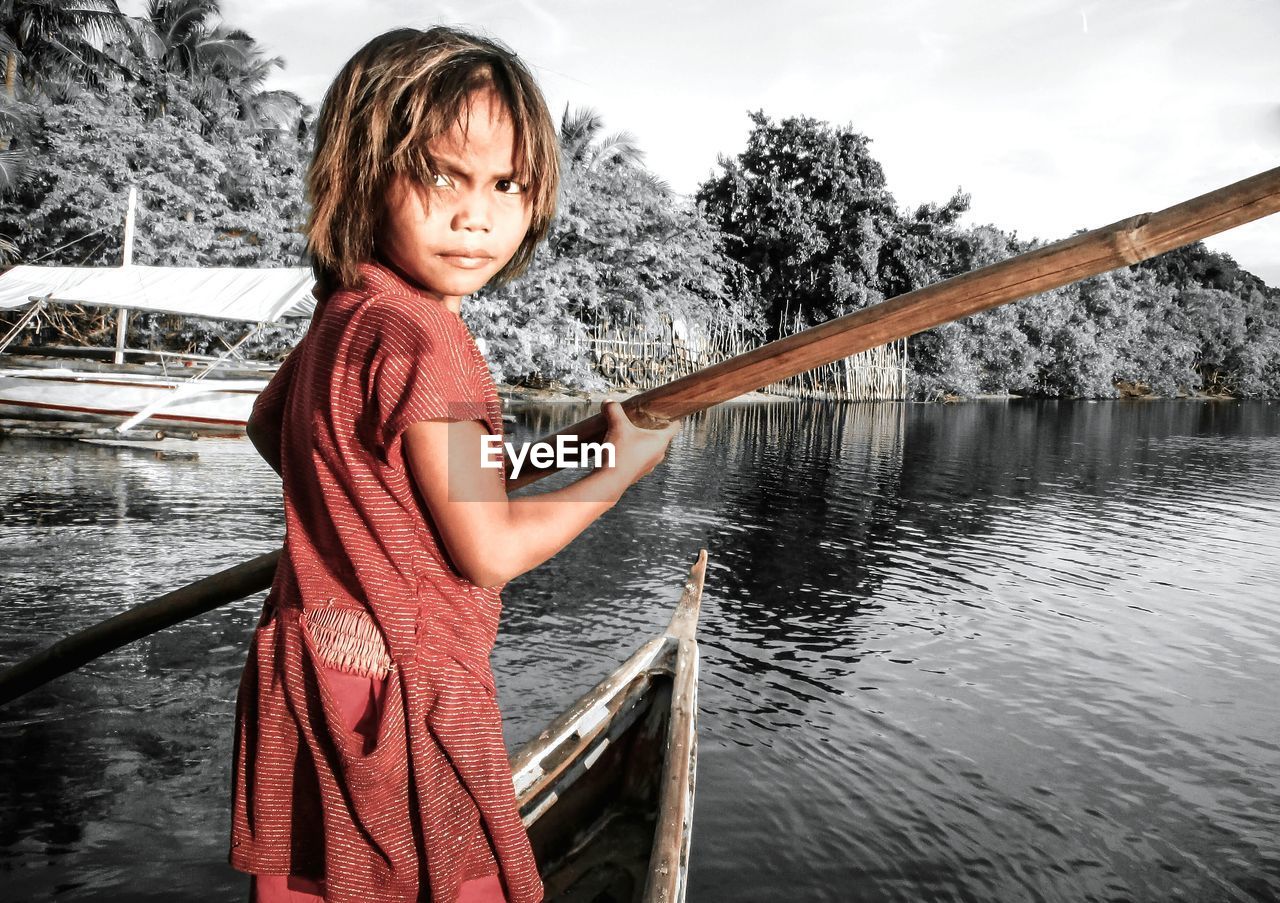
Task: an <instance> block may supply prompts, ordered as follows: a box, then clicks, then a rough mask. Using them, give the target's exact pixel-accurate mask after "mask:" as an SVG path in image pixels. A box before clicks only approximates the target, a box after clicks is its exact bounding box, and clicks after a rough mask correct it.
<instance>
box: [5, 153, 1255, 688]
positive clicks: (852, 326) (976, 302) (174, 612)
mask: <svg viewBox="0 0 1280 903" xmlns="http://www.w3.org/2000/svg"><path fill="white" fill-rule="evenodd" d="M1277 211H1280V167H1277V168H1276V169H1271V170H1268V171H1267V172H1264V173H1260V174H1258V175H1256V176H1252V177H1250V178H1248V179H1243V180H1241V181H1239V182H1236V183H1234V184H1231V185H1228V186H1226V187H1224V188H1219V189H1217V190H1216V191H1211V192H1209V193H1207V194H1203V195H1200V196H1199V197H1196V198H1192V199H1191V200H1189V201H1184V202H1183V203H1181V204H1177V205H1175V206H1173V207H1169V208H1166V209H1165V210H1161V211H1160V212H1158V213H1144V214H1140V215H1138V216H1134V217H1130V218H1128V219H1124V220H1120V221H1119V222H1117V223H1113V224H1112V225H1110V226H1104V227H1102V228H1100V229H1094V230H1093V231H1091V232H1083V233H1081V234H1080V235H1074V236H1072V237H1071V238H1067V239H1064V240H1062V241H1059V242H1056V243H1054V244H1051V245H1046V246H1045V247H1043V248H1037V249H1035V250H1033V251H1028V252H1026V253H1025V254H1019V255H1018V256H1017V257H1011V258H1009V259H1008V260H1003V261H1001V262H999V263H995V264H992V265H991V266H987V267H983V268H981V269H978V270H974V271H973V272H972V273H967V274H965V275H963V276H956V277H954V278H952V279H947V280H945V281H943V282H939V283H936V284H934V285H931V286H928V287H926V288H922V289H917V290H916V291H914V292H909V293H907V294H905V295H899V296H898V297H896V298H891V299H889V300H888V301H883V302H881V303H879V304H876V305H874V306H872V307H867V308H863V309H862V310H859V311H855V312H854V313H851V314H846V315H845V316H843V317H839V318H837V319H835V320H828V321H827V322H826V323H821V324H819V325H818V326H814V327H812V328H810V329H806V330H804V331H802V332H798V333H795V334H794V335H789V336H787V337H785V338H782V339H778V340H777V341H775V342H770V343H768V344H767V345H761V346H760V347H758V348H754V349H752V350H749V351H746V352H745V353H742V354H738V355H736V356H734V357H731V358H729V359H728V360H724V361H721V362H720V363H718V364H713V365H711V366H710V367H706V368H704V369H702V370H700V371H698V372H696V373H693V374H690V375H688V376H683V377H680V378H679V379H676V380H674V381H672V382H669V383H666V384H664V385H660V386H657V387H656V388H653V389H649V390H648V391H645V392H642V393H640V394H638V395H633V396H632V397H631V398H628V399H626V400H625V401H624V402H622V406H623V409H624V410H625V411H626V412H627V415H628V417H629V418H630V419H631V421H632V422H634V423H637V424H639V425H641V426H646V427H654V428H656V427H661V426H663V425H664V424H666V423H668V422H670V421H672V420H676V419H678V418H681V417H686V416H688V415H689V414H692V413H695V412H697V411H701V410H703V409H705V408H709V407H712V406H713V405H716V404H719V403H721V402H723V401H728V400H729V399H730V398H735V397H737V396H739V395H742V394H744V393H746V392H751V391H754V390H756V389H759V388H761V387H762V386H767V385H769V384H770V383H774V382H778V381H779V380H784V379H786V378H788V377H791V376H795V375H796V374H799V373H805V372H807V371H809V370H812V369H814V368H815V367H819V366H821V365H822V364H826V363H830V362H832V361H836V360H839V359H841V358H845V357H849V356H850V355H852V354H857V353H858V352H860V351H865V350H867V349H868V348H875V347H877V346H880V345H884V344H886V343H888V342H892V341H896V340H898V339H903V338H906V337H907V336H910V335H914V334H915V333H917V332H922V331H924V330H926V329H931V328H933V327H934V326H939V325H941V324H943V323H949V322H951V321H952V320H958V319H960V318H962V317H966V316H969V315H970V314H975V313H978V312H979V311H984V310H988V309H990V308H992V307H997V306H999V305H1001V304H1007V303H1009V302H1011V301H1017V300H1019V299H1020V298H1026V297H1029V296H1031V295H1035V294H1039V293H1040V292H1045V291H1049V290H1050V289H1055V288H1061V287H1062V286H1064V285H1069V284H1071V283H1072V282H1076V281H1078V280H1080V279H1085V278H1087V277H1089V276H1096V275H1098V274H1099V273H1105V272H1106V271H1108V270H1113V269H1116V268H1117V267H1122V266H1129V265H1132V264H1135V263H1138V262H1140V261H1143V260H1146V259H1148V258H1150V257H1154V256H1156V255H1157V254H1163V253H1164V252H1165V251H1171V250H1173V249H1174V248H1179V247H1182V246H1183V245H1186V244H1190V243H1191V242H1194V241H1199V240H1200V239H1202V238H1206V237H1207V236H1210V235H1215V234H1217V233H1219V232H1223V231H1225V230H1227V229H1230V228H1233V227H1235V226H1239V225H1242V224H1244V223H1248V222H1252V221H1254V220H1256V219H1261V218H1262V217H1264V216H1269V215H1270V214H1272V213H1275V212H1277ZM607 423H608V421H607V419H606V417H605V415H604V414H603V413H599V414H594V415H592V416H590V417H587V418H585V419H583V420H580V421H579V422H577V423H575V424H573V425H572V426H568V427H565V428H564V429H562V430H559V431H557V432H556V433H553V434H551V435H550V436H546V437H543V439H542V440H540V441H543V442H554V441H555V437H556V436H560V435H564V436H569V437H573V439H572V440H571V441H577V442H596V441H599V440H601V439H603V438H604V435H605V432H606V426H607ZM556 469H557V468H555V467H554V466H551V467H546V468H537V467H534V466H533V465H532V464H530V463H529V462H528V461H526V462H525V466H524V468H523V469H522V470H521V473H520V476H519V478H516V479H511V478H510V471H511V462H510V460H508V461H507V462H506V472H507V474H508V480H507V491H508V492H511V491H514V490H516V489H519V488H521V487H522V486H527V485H529V484H530V483H533V482H535V481H536V480H539V479H541V478H542V477H544V476H547V475H548V474H550V473H553V472H555V470H556ZM279 554H280V553H279V552H273V553H270V554H268V555H260V556H258V557H257V558H254V559H253V560H251V561H248V562H245V563H244V564H241V565H237V566H236V567H233V568H229V569H227V570H225V571H221V572H219V573H217V574H214V575H213V576H211V577H206V578H205V579H204V580H199V581H196V582H195V583H192V584H188V585H187V586H185V587H183V588H181V589H178V590H175V591H174V592H172V593H169V594H168V595H165V596H161V597H160V598H159V599H156V600H154V601H153V602H149V603H146V604H144V605H141V606H139V607H138V608H135V609H132V610H130V611H128V612H125V613H124V614H121V615H117V616H116V617H115V618H112V619H110V620H109V621H105V622H103V623H102V624H99V625H96V626H95V627H91V628H89V629H88V630H86V631H83V632H81V633H79V634H76V635H74V636H72V637H69V638H67V639H65V640H62V641H60V642H58V643H55V644H54V645H53V646H51V647H50V648H49V649H46V650H45V651H44V652H41V653H38V654H37V655H36V656H34V657H33V658H31V659H28V660H26V661H24V662H22V663H20V664H18V665H15V666H13V667H12V668H10V669H9V670H8V671H6V672H4V673H3V674H0V703H3V702H7V701H9V700H11V699H14V698H16V697H17V696H20V695H22V693H25V692H27V691H28V690H30V689H33V688H34V687H36V686H39V685H41V684H43V683H46V682H48V681H49V680H52V679H53V678H55V677H58V676H60V675H62V674H65V673H67V672H68V671H71V670H73V669H74V668H77V667H79V666H80V665H82V664H84V663H85V662H87V661H90V660H92V659H93V658H96V657H97V656H99V655H103V654H105V653H106V652H109V651H111V650H112V649H116V648H118V647H120V646H123V645H125V644H127V643H130V642H132V641H133V640H135V639H138V638H140V637H142V636H146V635H147V634H148V633H153V632H155V631H157V630H161V629H163V628H165V627H168V626H170V625H172V624H176V623H178V622H179V621H181V620H184V619H186V618H189V617H194V616H195V615H197V614H201V613H203V612H205V611H208V610H210V609H212V608H215V607H217V606H218V605H221V604H223V603H225V602H230V601H233V600H235V599H242V598H244V597H245V596H248V595H251V594H253V593H255V592H258V591H260V590H263V589H266V588H267V587H268V586H269V585H270V584H271V579H272V575H273V574H274V572H275V562H276V560H277V558H278V556H279Z"/></svg>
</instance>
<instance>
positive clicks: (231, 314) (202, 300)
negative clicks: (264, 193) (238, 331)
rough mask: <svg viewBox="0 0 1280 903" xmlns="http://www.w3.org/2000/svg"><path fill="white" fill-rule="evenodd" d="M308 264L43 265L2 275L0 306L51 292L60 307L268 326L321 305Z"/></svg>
mask: <svg viewBox="0 0 1280 903" xmlns="http://www.w3.org/2000/svg"><path fill="white" fill-rule="evenodd" d="M312 282H313V277H312V275H311V271H310V270H309V269H306V268H305V267H277V268H274V269H254V268H249V267H149V266H124V267H39V266H18V267H14V268H13V269H11V270H9V271H8V272H7V273H4V274H3V275H0V310H10V309H13V308H16V307H25V306H26V305H27V304H29V303H31V300H32V299H33V298H44V297H46V296H49V295H52V299H51V300H53V301H55V302H59V303H62V304H91V305H94V306H98V307H116V308H120V307H127V308H129V309H130V310H146V311H153V312H156V313H168V314H180V315H183V316H189V317H211V318H214V319H219V320H243V321H245V322H248V323H262V322H270V321H273V320H278V319H280V318H281V317H284V316H290V315H292V316H306V315H308V314H310V313H311V311H312V310H313V309H314V308H315V300H314V299H313V298H312V297H311V284H312Z"/></svg>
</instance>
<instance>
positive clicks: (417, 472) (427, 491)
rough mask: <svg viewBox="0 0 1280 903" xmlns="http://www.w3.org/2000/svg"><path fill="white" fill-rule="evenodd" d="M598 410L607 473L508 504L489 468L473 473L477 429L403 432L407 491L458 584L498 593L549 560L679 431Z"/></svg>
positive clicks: (448, 425) (611, 405) (615, 407)
mask: <svg viewBox="0 0 1280 903" xmlns="http://www.w3.org/2000/svg"><path fill="white" fill-rule="evenodd" d="M605 411H606V413H607V414H608V416H609V430H608V433H607V434H606V435H605V440H604V441H606V442H611V443H613V445H614V449H615V455H614V466H613V467H602V468H600V469H598V470H595V471H592V472H591V473H590V474H588V475H587V476H585V477H583V478H582V479H581V480H578V481H577V482H575V483H572V484H571V485H569V486H565V487H564V488H562V489H556V490H553V491H551V492H544V493H542V494H540V495H533V496H523V497H520V498H515V499H508V498H507V494H506V491H505V489H504V487H503V483H502V477H501V476H500V474H499V473H498V471H497V470H496V469H493V468H483V467H481V466H480V460H481V458H480V451H481V448H482V446H481V440H482V437H483V436H484V435H485V434H486V430H485V428H484V426H483V425H482V424H480V423H479V422H477V421H474V420H472V421H443V420H424V421H419V422H418V423H414V424H412V425H411V426H409V427H408V428H407V429H406V430H405V433H404V452H405V458H406V460H407V461H408V464H409V468H410V471H411V472H412V474H413V480H414V484H415V485H416V486H417V487H418V491H419V492H420V493H421V494H422V497H423V500H424V501H425V502H426V504H427V508H428V509H429V510H430V512H431V518H432V521H433V522H434V523H435V525H436V529H437V530H438V532H439V534H440V537H441V539H442V540H443V541H444V545H445V548H446V550H447V551H448V553H449V558H450V559H451V560H452V561H453V564H454V566H455V567H456V568H457V569H458V572H459V573H461V574H462V576H463V577H465V578H467V579H468V580H470V581H471V582H472V583H475V584H477V585H478V586H485V587H492V586H500V585H502V584H503V583H506V582H507V581H508V580H511V579H512V578H513V577H517V576H519V575H520V574H523V573H525V572H526V571H530V570H532V569H533V568H535V567H537V566H538V565H540V564H542V563H543V562H544V561H546V560H547V559H549V558H551V557H552V556H554V555H555V554H556V553H557V552H559V551H560V550H561V549H563V548H564V547H565V546H567V545H568V544H569V543H570V542H571V541H572V540H573V539H574V538H575V537H577V536H578V534H580V533H581V532H582V531H583V530H585V529H586V528H587V527H588V526H590V525H591V523H592V522H594V521H595V520H596V518H598V517H599V516H600V515H602V514H604V513H605V512H606V511H608V510H609V509H610V508H612V507H613V506H614V504H615V503H617V501H618V499H619V498H621V497H622V494H623V493H624V492H626V490H627V488H628V487H630V486H631V485H632V484H633V483H635V482H636V481H637V480H639V479H640V478H641V477H642V476H644V475H645V474H647V473H648V472H649V471H651V470H652V469H653V468H654V467H655V466H656V465H657V463H658V462H659V461H661V460H662V458H663V456H664V455H665V454H666V451H667V446H668V445H669V444H670V442H671V439H672V438H673V437H674V436H675V434H676V433H677V432H678V431H679V429H680V424H679V422H675V423H672V424H670V425H668V426H667V427H665V428H663V429H660V430H649V429H642V428H640V427H637V426H635V425H633V424H632V423H631V421H630V420H628V419H627V415H626V413H625V412H624V411H623V409H622V405H620V404H618V403H617V402H605Z"/></svg>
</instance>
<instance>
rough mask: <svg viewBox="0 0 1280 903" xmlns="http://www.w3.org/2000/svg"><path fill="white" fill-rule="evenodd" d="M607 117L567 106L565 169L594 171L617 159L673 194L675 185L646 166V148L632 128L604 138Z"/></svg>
mask: <svg viewBox="0 0 1280 903" xmlns="http://www.w3.org/2000/svg"><path fill="white" fill-rule="evenodd" d="M602 131H604V117H603V116H601V115H600V114H599V113H597V112H596V111H595V110H593V109H591V108H590V107H579V108H578V109H577V110H575V111H574V112H573V113H570V112H569V106H568V104H566V105H565V108H564V115H563V116H561V117H560V153H561V156H562V158H563V160H564V164H565V165H564V169H565V171H566V172H567V173H570V174H572V173H573V172H574V171H576V170H586V171H588V172H590V171H591V170H594V169H595V168H596V167H597V166H599V165H601V164H603V163H607V162H609V161H615V162H617V163H620V164H623V165H625V166H632V167H634V168H635V169H636V170H638V171H639V172H640V174H641V177H642V179H643V180H644V182H645V184H646V185H648V186H649V187H650V188H652V189H653V190H654V191H657V192H658V193H660V194H670V193H671V186H670V185H668V184H667V183H666V181H665V180H663V179H660V178H658V177H657V176H655V175H654V174H653V173H651V172H649V170H647V169H646V168H645V167H644V151H642V150H641V149H640V146H639V145H638V144H637V143H636V136H635V135H633V134H631V133H630V132H628V131H621V132H614V133H613V134H612V135H608V136H606V137H604V138H601V137H599V136H600V133H601V132H602Z"/></svg>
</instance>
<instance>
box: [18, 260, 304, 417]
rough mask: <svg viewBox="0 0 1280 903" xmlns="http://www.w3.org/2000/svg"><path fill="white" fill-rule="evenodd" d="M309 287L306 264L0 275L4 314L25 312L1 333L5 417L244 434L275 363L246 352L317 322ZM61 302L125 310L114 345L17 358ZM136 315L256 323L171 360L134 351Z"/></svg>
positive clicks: (28, 269)
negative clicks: (244, 347)
mask: <svg viewBox="0 0 1280 903" xmlns="http://www.w3.org/2000/svg"><path fill="white" fill-rule="evenodd" d="M311 284H312V276H311V272H310V271H309V270H306V269H303V268H297V267H291V268H276V269H251V268H232V267H226V268H201V267H148V266H132V265H130V266H122V267H36V266H20V267H14V268H13V269H11V270H9V271H8V272H6V273H4V274H3V275H0V312H2V311H5V310H15V311H21V314H20V316H19V317H18V319H17V322H16V323H15V324H14V326H13V328H12V329H10V330H9V331H8V333H7V334H6V335H4V336H3V337H0V361H2V362H3V365H2V366H0V417H9V418H19V419H24V420H58V421H79V422H85V421H87V422H90V423H104V424H108V425H111V426H114V427H116V428H117V429H118V430H121V431H124V430H128V429H131V428H133V427H134V426H136V425H138V424H140V423H143V422H144V421H146V422H149V426H156V427H166V426H167V427H170V428H180V429H183V430H195V431H198V432H202V433H243V432H244V427H245V422H246V421H247V420H248V417H249V412H250V411H251V410H252V408H253V403H254V400H255V399H256V398H257V397H258V393H259V392H261V391H262V389H263V387H265V386H266V384H267V380H268V379H269V378H270V376H271V374H272V373H273V372H274V370H275V365H274V364H266V363H254V362H245V361H239V360H237V359H236V354H237V352H238V350H239V345H240V344H241V343H243V342H244V341H245V340H247V339H248V338H249V337H250V336H252V335H253V334H254V333H255V332H257V330H258V329H260V328H261V327H262V326H263V325H264V324H266V323H270V322H274V321H275V320H278V319H280V318H282V317H286V316H307V315H309V314H310V313H311V311H312V310H313V309H314V300H313V299H312V297H311ZM57 304H84V305H90V306H94V307H99V308H107V309H111V310H114V311H116V317H117V323H118V324H119V326H118V329H117V341H116V347H115V349H110V348H62V347H55V348H48V349H36V350H35V353H34V354H33V353H32V350H31V349H21V351H22V352H23V353H22V354H20V355H15V354H14V353H13V352H14V351H15V350H19V349H17V348H16V342H17V340H18V339H19V338H20V337H21V335H22V333H23V332H24V330H26V329H27V328H29V327H30V326H31V325H33V324H35V323H36V322H38V319H39V317H40V315H41V313H42V312H43V311H45V310H47V309H48V308H50V307H51V306H53V305H57ZM135 311H143V312H151V313H165V314H174V315H178V316H188V317H191V316H194V317H203V318H207V319H214V320H221V321H230V322H242V323H246V324H251V325H250V328H249V329H248V332H247V334H246V335H245V336H244V337H243V338H241V340H240V342H238V343H237V344H236V345H234V346H232V347H230V348H228V349H227V350H226V352H224V353H223V354H222V355H220V356H217V357H209V356H205V357H200V356H197V355H184V354H173V353H169V352H159V351H151V350H142V349H133V348H127V347H125V343H124V338H125V334H126V324H127V322H128V318H129V316H130V313H131V312H135ZM95 357H96V358H97V359H95ZM104 357H105V358H106V360H103V359H102V358H104ZM233 367H234V369H232V368H233Z"/></svg>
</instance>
